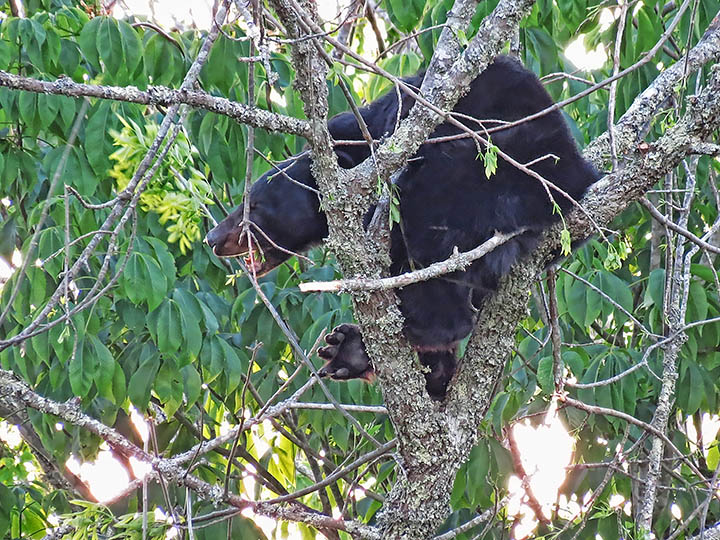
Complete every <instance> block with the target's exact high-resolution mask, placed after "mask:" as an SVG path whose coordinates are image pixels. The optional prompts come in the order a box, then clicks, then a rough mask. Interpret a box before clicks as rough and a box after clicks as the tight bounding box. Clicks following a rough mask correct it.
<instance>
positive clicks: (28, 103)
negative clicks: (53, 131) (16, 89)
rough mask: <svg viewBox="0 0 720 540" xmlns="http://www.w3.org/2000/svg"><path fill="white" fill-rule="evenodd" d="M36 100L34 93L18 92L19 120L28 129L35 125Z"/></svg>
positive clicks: (36, 96)
mask: <svg viewBox="0 0 720 540" xmlns="http://www.w3.org/2000/svg"><path fill="white" fill-rule="evenodd" d="M37 98H38V95H37V94H35V93H34V92H20V97H19V98H18V111H19V112H20V118H22V121H23V122H25V123H26V124H27V125H28V126H30V127H34V126H35V125H36V115H37V108H38V107H37Z"/></svg>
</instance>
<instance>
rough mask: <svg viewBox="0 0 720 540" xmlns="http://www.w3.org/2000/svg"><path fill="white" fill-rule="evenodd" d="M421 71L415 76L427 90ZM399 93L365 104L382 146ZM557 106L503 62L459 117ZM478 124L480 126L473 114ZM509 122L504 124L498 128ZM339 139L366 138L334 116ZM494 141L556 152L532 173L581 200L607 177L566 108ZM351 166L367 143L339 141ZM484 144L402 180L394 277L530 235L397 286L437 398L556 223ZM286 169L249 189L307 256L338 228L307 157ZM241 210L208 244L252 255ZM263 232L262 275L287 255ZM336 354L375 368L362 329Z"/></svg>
mask: <svg viewBox="0 0 720 540" xmlns="http://www.w3.org/2000/svg"><path fill="white" fill-rule="evenodd" d="M421 81H422V76H421V75H419V76H416V77H414V78H412V79H409V80H408V81H407V82H408V83H409V84H412V85H415V86H418V87H419V86H420V83H421ZM398 105H399V104H398V97H397V95H396V93H395V92H390V93H389V94H386V95H385V96H383V97H381V98H380V99H378V100H376V101H374V102H373V103H371V104H370V105H368V106H367V107H365V108H363V109H361V114H362V116H363V118H364V120H365V122H366V123H367V125H368V129H369V130H370V133H371V134H372V136H373V137H374V138H376V139H379V138H381V137H383V136H385V135H387V134H389V133H392V132H393V131H394V128H395V122H396V117H397V111H398ZM411 105H412V100H411V99H409V98H403V101H402V104H401V116H403V117H404V116H406V115H407V112H408V110H409V108H410V106H411ZM550 105H552V100H551V98H550V96H549V95H548V94H547V92H546V91H545V89H544V88H543V87H542V85H541V83H540V81H539V80H538V79H537V77H536V76H535V75H534V74H532V73H531V72H529V71H527V70H526V69H525V68H524V67H522V65H520V64H519V63H518V62H517V61H515V60H513V59H511V58H508V57H503V56H501V57H498V58H496V60H495V62H494V63H493V64H492V65H490V66H489V67H488V68H487V69H486V70H485V71H484V72H483V73H482V74H481V75H480V76H479V77H478V78H477V79H476V80H475V81H474V82H473V84H472V86H471V88H470V90H469V92H468V94H467V95H466V96H465V97H463V98H462V99H461V100H460V101H459V102H458V103H457V106H456V107H455V109H454V110H455V111H456V112H458V113H462V114H464V115H468V116H471V117H473V118H475V119H478V120H484V121H489V120H495V122H485V127H486V128H490V127H495V126H498V125H500V124H501V123H502V122H508V121H514V120H520V119H522V118H525V117H527V116H529V115H531V114H533V113H535V112H538V111H540V110H542V109H545V108H546V107H548V106H550ZM459 118H460V119H461V121H462V122H463V123H465V124H466V125H468V126H469V127H471V128H472V129H478V128H479V126H478V124H477V123H476V122H472V121H470V120H466V119H462V117H459ZM498 121H500V123H498ZM329 129H330V133H331V135H332V136H333V138H334V139H335V140H361V139H362V136H361V133H360V130H359V128H358V126H357V123H356V120H355V118H354V116H353V115H352V114H351V113H343V114H340V115H338V116H336V117H334V118H332V119H331V120H330V121H329ZM458 133H460V130H459V129H458V128H456V127H454V126H451V125H449V124H447V123H446V124H442V125H440V126H439V127H438V128H437V129H436V130H435V132H434V133H433V135H432V137H441V136H447V135H455V134H458ZM492 142H493V143H494V144H495V145H496V146H498V147H499V148H500V149H501V150H502V151H503V152H505V153H507V154H508V155H510V156H511V157H512V158H514V159H515V160H516V161H518V162H520V163H529V162H532V161H533V160H535V159H537V158H540V157H542V156H544V155H547V154H553V155H554V156H556V157H554V158H553V157H551V158H547V159H544V160H541V161H539V162H537V163H535V164H533V165H532V166H531V169H532V170H534V171H536V172H537V173H539V174H540V175H541V176H542V177H543V178H545V179H546V180H548V181H550V182H552V183H553V184H554V185H556V186H557V187H558V188H560V189H561V190H563V191H564V192H566V193H567V194H569V195H570V196H571V197H572V198H573V199H575V200H579V199H580V198H581V197H582V195H583V194H584V193H585V191H586V189H587V187H588V186H589V185H590V184H592V183H593V182H594V181H595V180H596V179H597V178H598V174H597V172H596V171H595V169H594V168H593V167H592V166H591V165H590V164H589V163H587V162H586V161H585V160H583V158H582V157H581V156H580V153H579V152H578V149H577V146H576V144H575V141H574V140H573V138H572V137H571V135H570V133H569V130H568V128H567V125H566V124H565V121H564V119H563V117H562V114H561V113H560V112H559V111H553V112H551V113H549V114H547V115H545V116H542V117H540V118H538V119H536V120H533V121H530V122H525V123H522V124H520V125H518V126H516V127H513V128H509V129H505V130H501V131H498V132H495V133H493V134H492ZM335 150H336V153H337V154H338V157H339V161H340V165H341V166H342V167H345V168H349V167H353V166H355V165H357V164H358V163H360V162H362V161H363V160H364V159H365V158H367V157H368V156H369V150H368V148H367V147H366V146H357V145H337V146H336V148H335ZM477 154H478V152H477V148H476V146H475V144H474V142H473V141H472V140H471V139H469V138H465V139H460V140H455V141H449V142H444V143H441V144H425V145H423V146H422V147H421V148H420V150H419V152H418V153H417V155H416V156H415V159H413V160H411V161H410V163H409V164H408V166H407V167H406V169H405V170H404V171H403V172H402V173H401V174H400V175H399V177H398V179H397V181H396V185H397V187H398V189H399V194H400V215H401V219H402V227H398V226H395V227H393V229H392V232H391V258H392V265H391V268H390V272H391V274H393V275H397V274H400V273H403V272H407V271H410V270H411V269H413V268H422V267H425V266H427V265H429V264H431V263H433V262H437V261H442V260H444V259H446V258H447V257H448V256H449V255H450V254H451V253H452V251H453V250H454V249H455V248H457V249H458V250H460V251H467V250H470V249H472V248H474V247H476V246H478V245H480V244H481V243H483V242H484V241H485V240H487V239H488V238H490V237H491V236H492V235H493V234H494V233H495V231H500V232H505V233H507V232H513V231H516V230H518V229H520V228H526V229H527V231H526V232H525V233H523V234H522V235H519V236H516V237H515V238H513V239H512V240H510V241H509V242H507V243H505V244H503V245H502V246H500V247H498V248H497V249H495V250H494V251H492V252H491V253H489V254H488V255H486V256H485V257H483V258H481V259H480V260H478V261H476V262H474V263H473V264H472V265H471V266H470V268H469V269H468V270H467V271H464V272H454V273H452V274H449V275H447V276H444V277H442V278H436V279H431V280H429V281H425V282H421V283H416V284H413V285H409V286H407V287H404V288H403V289H400V290H398V291H397V293H398V296H399V298H400V309H401V311H402V313H403V315H404V317H405V333H406V335H407V338H408V339H409V341H410V343H411V344H412V345H413V347H414V348H415V349H416V350H417V351H418V354H419V356H420V360H421V362H422V363H423V365H425V366H427V367H428V368H429V373H426V379H427V390H428V393H429V394H430V395H431V396H433V397H434V398H439V399H441V398H442V397H443V396H444V395H445V391H446V388H447V384H448V382H449V381H450V378H451V377H452V374H453V372H454V369H455V350H456V347H457V343H458V342H459V341H460V340H461V339H463V338H464V337H465V336H467V335H468V334H469V333H470V331H471V329H472V326H473V321H474V317H475V313H476V312H477V310H478V309H479V308H480V307H481V306H482V302H483V299H484V298H485V297H486V296H487V295H488V294H489V293H491V292H492V291H494V290H495V289H496V288H497V286H498V280H499V278H500V277H501V276H502V275H503V274H505V273H507V271H508V270H509V269H510V267H511V266H512V264H513V263H515V262H516V261H517V260H518V259H519V258H521V257H523V256H525V255H527V254H528V253H529V252H530V251H531V250H532V249H534V248H535V246H536V245H537V242H538V240H539V238H540V234H541V232H542V231H543V230H544V229H545V228H547V227H548V226H549V225H550V224H551V223H553V222H554V221H556V220H557V216H556V215H554V214H553V206H552V203H551V201H550V199H549V197H548V195H547V192H546V190H545V188H544V187H543V186H542V185H541V183H540V182H539V181H538V180H537V179H534V178H531V177H530V176H528V175H526V174H525V173H523V172H521V171H520V170H519V169H517V168H516V167H514V166H513V165H510V164H508V163H507V162H506V161H505V160H504V159H502V158H501V157H498V165H497V171H496V172H495V174H494V175H492V176H491V177H490V178H487V177H486V176H485V172H484V166H483V163H482V160H478V159H476V158H477ZM279 168H280V169H282V170H283V172H282V173H278V171H275V170H273V171H270V172H268V173H267V174H265V175H264V176H262V177H261V178H260V179H259V180H258V181H257V182H256V183H255V184H254V185H253V186H252V189H251V192H250V201H251V207H252V209H251V214H250V217H251V221H252V222H253V223H254V224H255V225H256V226H257V227H258V228H259V229H261V230H262V231H263V232H264V233H265V234H266V235H267V236H268V237H269V238H270V239H271V240H272V241H273V243H275V244H276V245H278V246H281V247H282V248H285V249H286V250H287V251H292V252H299V251H303V250H306V249H307V248H308V247H310V246H312V245H314V244H316V243H318V242H320V241H321V240H322V239H323V238H324V237H325V236H326V235H327V223H326V220H325V216H324V214H323V213H322V212H321V211H320V207H319V200H318V196H317V194H316V193H314V192H312V191H310V190H307V189H304V188H303V187H301V186H299V185H297V184H296V183H293V182H291V181H289V180H288V179H287V177H286V176H285V175H288V176H290V177H292V178H293V179H295V180H296V181H297V182H299V183H301V184H304V185H306V186H310V187H312V188H316V184H315V180H314V179H313V177H312V174H311V172H310V158H309V156H307V155H305V156H302V157H299V158H296V159H292V160H289V161H287V162H284V163H283V164H281V165H280V166H279ZM552 195H553V197H554V199H555V201H556V202H557V204H558V205H559V206H560V208H561V209H562V210H563V211H567V210H569V209H570V208H571V207H572V203H571V201H569V200H567V198H565V197H564V196H562V195H560V194H559V193H557V192H552ZM242 212H243V210H242V207H240V208H238V209H237V210H235V211H234V212H233V213H232V214H231V215H230V216H229V217H228V218H227V219H226V220H225V221H223V222H222V223H220V224H219V225H218V226H217V227H215V228H214V229H213V230H212V231H210V233H208V235H207V241H208V243H209V244H210V245H211V246H212V247H213V249H214V251H215V253H216V254H217V255H220V256H232V255H240V254H245V253H247V252H248V251H249V249H248V246H247V245H246V241H245V240H244V235H243V238H240V236H239V233H240V228H239V224H240V222H241V220H242ZM256 236H258V242H259V244H260V248H261V250H262V252H263V257H264V260H263V261H262V263H260V262H257V263H256V265H255V269H256V270H257V272H258V273H259V274H261V273H265V272H267V271H269V270H271V269H272V268H274V267H275V266H277V265H278V264H280V263H281V262H283V261H284V260H286V259H287V258H288V257H289V255H288V253H287V252H285V251H282V250H279V249H277V248H276V247H274V246H273V245H272V244H271V243H270V242H268V241H267V240H265V239H263V238H262V236H261V235H259V234H257V233H256ZM328 343H329V344H330V346H329V347H325V348H324V349H322V350H321V351H320V355H321V356H322V357H323V358H325V359H326V360H328V364H327V365H326V366H325V367H324V368H323V370H322V371H323V373H324V374H327V375H330V376H335V378H338V379H347V378H355V377H365V378H367V376H368V375H369V374H370V373H371V371H372V368H371V366H370V362H369V360H368V359H367V355H366V354H365V352H364V347H363V345H362V341H361V337H360V334H359V332H357V330H356V329H353V327H352V325H343V326H342V327H338V328H337V329H335V331H334V332H333V333H332V334H330V336H328Z"/></svg>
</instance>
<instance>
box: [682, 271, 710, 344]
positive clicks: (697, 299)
mask: <svg viewBox="0 0 720 540" xmlns="http://www.w3.org/2000/svg"><path fill="white" fill-rule="evenodd" d="M708 308H709V304H708V299H707V293H706V292H705V288H704V287H703V286H702V285H701V284H700V283H698V282H697V281H693V282H691V283H690V298H689V301H688V306H687V310H688V313H687V317H688V321H703V320H705V319H707V315H708ZM702 328H703V327H702V326H700V328H699V331H700V332H702Z"/></svg>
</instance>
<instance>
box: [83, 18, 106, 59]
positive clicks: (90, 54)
mask: <svg viewBox="0 0 720 540" xmlns="http://www.w3.org/2000/svg"><path fill="white" fill-rule="evenodd" d="M104 19H105V18H104V17H95V18H94V19H92V20H91V21H90V22H89V23H87V24H86V25H85V26H83V29H82V31H81V32H80V36H79V37H78V43H79V45H80V50H81V51H82V53H83V55H84V56H85V59H86V60H87V61H88V62H89V63H90V65H91V66H92V67H93V68H95V70H96V71H100V70H101V67H100V56H99V55H98V40H97V37H98V34H99V31H100V25H102V24H103V21H104Z"/></svg>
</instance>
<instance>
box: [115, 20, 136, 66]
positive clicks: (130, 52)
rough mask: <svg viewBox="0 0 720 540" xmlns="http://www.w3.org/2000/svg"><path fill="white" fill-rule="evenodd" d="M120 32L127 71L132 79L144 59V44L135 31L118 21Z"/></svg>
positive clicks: (123, 22)
mask: <svg viewBox="0 0 720 540" xmlns="http://www.w3.org/2000/svg"><path fill="white" fill-rule="evenodd" d="M117 24H118V29H119V30H120V42H121V45H122V50H123V56H124V57H125V66H124V67H125V69H126V70H127V74H128V78H131V77H132V75H133V73H134V72H135V68H137V67H138V64H139V63H140V59H141V58H142V42H141V41H140V37H139V36H138V34H137V32H136V31H135V29H134V28H133V27H132V26H130V25H129V24H128V23H126V22H125V21H117Z"/></svg>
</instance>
